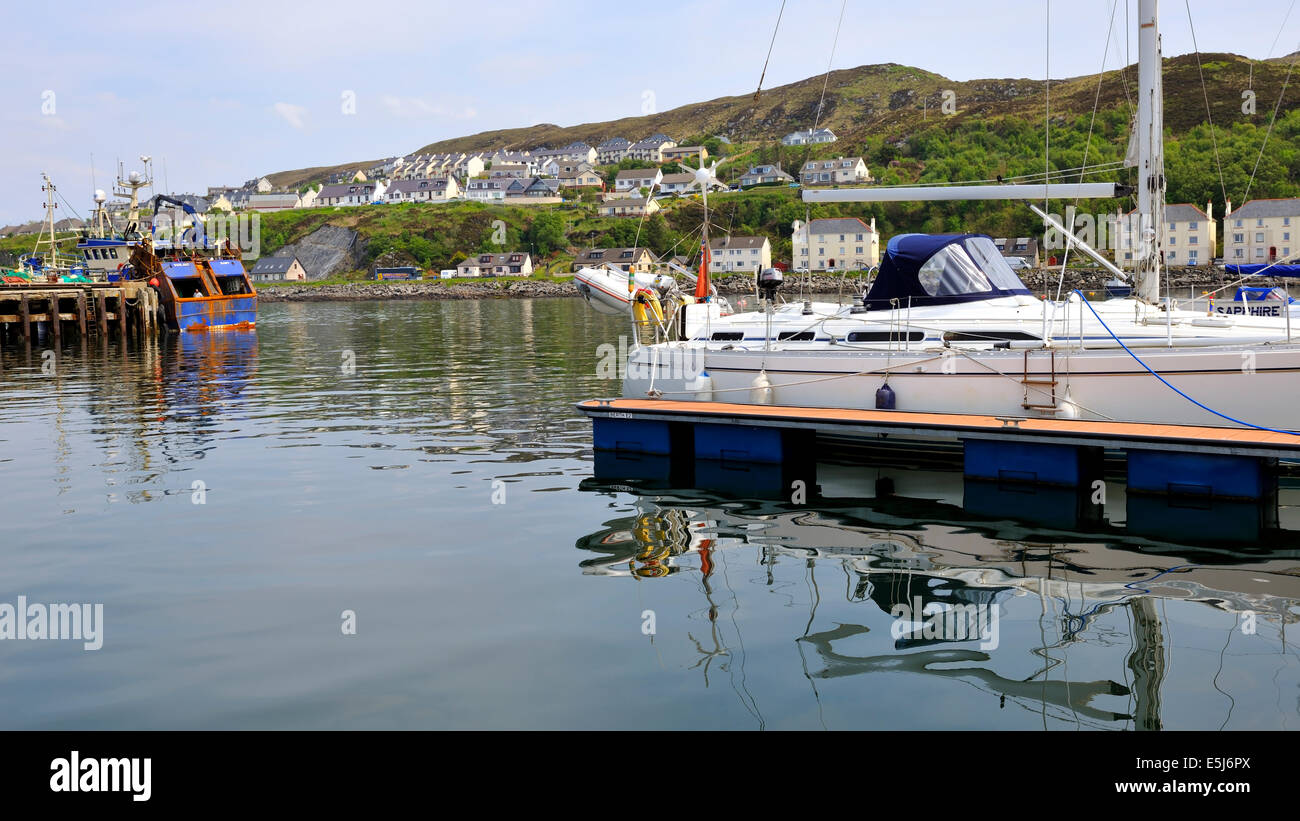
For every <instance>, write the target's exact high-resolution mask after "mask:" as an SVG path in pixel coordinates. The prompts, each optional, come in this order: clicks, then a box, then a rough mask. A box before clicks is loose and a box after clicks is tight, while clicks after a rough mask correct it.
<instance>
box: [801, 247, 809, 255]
mask: <svg viewBox="0 0 1300 821" xmlns="http://www.w3.org/2000/svg"><path fill="white" fill-rule="evenodd" d="M799 256H801V257H806V256H808V249H807V248H800V249H799Z"/></svg>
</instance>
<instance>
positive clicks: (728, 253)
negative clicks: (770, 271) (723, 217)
mask: <svg viewBox="0 0 1300 821" xmlns="http://www.w3.org/2000/svg"><path fill="white" fill-rule="evenodd" d="M771 267H772V243H771V242H769V241H768V239H767V237H717V238H715V239H712V240H710V241H709V273H711V274H725V273H730V272H732V271H757V270H760V269H762V268H771Z"/></svg>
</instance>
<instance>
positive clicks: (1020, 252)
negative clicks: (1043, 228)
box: [993, 237, 1039, 268]
mask: <svg viewBox="0 0 1300 821" xmlns="http://www.w3.org/2000/svg"><path fill="white" fill-rule="evenodd" d="M993 245H994V247H995V248H997V249H998V252H999V253H1001V254H1002V256H1004V257H1006V258H1008V259H1011V258H1017V259H1023V260H1024V261H1025V264H1026V265H1027V266H1029V267H1030V268H1037V267H1038V263H1039V258H1038V239H1037V238H1036V237H997V238H996V239H994V240H993Z"/></svg>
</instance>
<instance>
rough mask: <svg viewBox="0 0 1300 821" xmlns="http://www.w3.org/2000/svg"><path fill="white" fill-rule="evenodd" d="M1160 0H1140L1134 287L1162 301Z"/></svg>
mask: <svg viewBox="0 0 1300 821" xmlns="http://www.w3.org/2000/svg"><path fill="white" fill-rule="evenodd" d="M1158 18H1159V0H1138V87H1139V89H1140V92H1139V96H1138V119H1137V148H1138V187H1137V188H1138V206H1137V217H1138V225H1137V226H1136V227H1137V230H1138V231H1140V232H1141V236H1140V237H1138V238H1135V239H1137V240H1138V242H1137V250H1138V253H1137V255H1136V265H1135V276H1134V284H1135V285H1136V292H1137V296H1138V298H1140V299H1143V300H1145V301H1147V302H1150V303H1156V302H1159V300H1160V269H1161V261H1162V260H1161V256H1162V255H1163V250H1162V249H1163V247H1164V242H1163V239H1164V226H1165V214H1164V212H1165V149H1164V90H1163V87H1162V83H1161V68H1162V65H1161V54H1160V26H1159V25H1158Z"/></svg>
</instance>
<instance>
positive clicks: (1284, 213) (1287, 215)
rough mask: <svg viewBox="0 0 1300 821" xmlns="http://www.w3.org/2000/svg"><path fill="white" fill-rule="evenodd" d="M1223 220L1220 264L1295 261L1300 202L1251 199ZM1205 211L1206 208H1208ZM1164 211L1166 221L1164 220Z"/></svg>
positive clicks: (1299, 250) (1299, 244)
mask: <svg viewBox="0 0 1300 821" xmlns="http://www.w3.org/2000/svg"><path fill="white" fill-rule="evenodd" d="M1231 209H1232V204H1231V203H1229V204H1228V212H1229V213H1228V214H1227V215H1226V216H1225V217H1224V218H1223V261H1224V262H1226V263H1229V264H1232V265H1250V264H1258V263H1265V264H1267V263H1270V262H1288V263H1289V262H1296V261H1297V260H1296V259H1293V257H1296V256H1297V255H1300V242H1297V241H1296V236H1295V230H1296V228H1297V227H1300V199H1259V200H1250V201H1249V202H1247V203H1245V204H1244V205H1242V206H1241V207H1240V208H1238V209H1237V210H1236V211H1233V210H1231ZM1207 210H1208V209H1207ZM1167 211H1168V209H1167V208H1166V220H1167V219H1168V217H1167Z"/></svg>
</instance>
